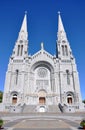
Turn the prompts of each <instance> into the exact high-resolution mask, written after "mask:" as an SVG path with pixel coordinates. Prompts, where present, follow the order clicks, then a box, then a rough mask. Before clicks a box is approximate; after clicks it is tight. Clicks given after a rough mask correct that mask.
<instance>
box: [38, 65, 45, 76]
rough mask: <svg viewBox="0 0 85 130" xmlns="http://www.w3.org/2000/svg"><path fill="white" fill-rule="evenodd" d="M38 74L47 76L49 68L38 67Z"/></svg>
mask: <svg viewBox="0 0 85 130" xmlns="http://www.w3.org/2000/svg"><path fill="white" fill-rule="evenodd" d="M38 76H39V77H40V78H44V77H46V76H47V69H45V68H43V67H42V68H39V69H38Z"/></svg>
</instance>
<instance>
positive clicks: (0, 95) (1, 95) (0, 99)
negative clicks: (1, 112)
mask: <svg viewBox="0 0 85 130" xmlns="http://www.w3.org/2000/svg"><path fill="white" fill-rule="evenodd" d="M2 99H3V92H2V91H0V103H1V102H2Z"/></svg>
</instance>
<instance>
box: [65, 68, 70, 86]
mask: <svg viewBox="0 0 85 130" xmlns="http://www.w3.org/2000/svg"><path fill="white" fill-rule="evenodd" d="M66 74H67V84H68V85H69V84H70V73H69V70H66Z"/></svg>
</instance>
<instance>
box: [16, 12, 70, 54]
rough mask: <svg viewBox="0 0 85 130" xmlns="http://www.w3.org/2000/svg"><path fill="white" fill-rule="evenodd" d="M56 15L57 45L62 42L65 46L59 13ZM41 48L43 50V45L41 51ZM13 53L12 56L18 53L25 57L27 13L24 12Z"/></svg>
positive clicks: (65, 39)
mask: <svg viewBox="0 0 85 130" xmlns="http://www.w3.org/2000/svg"><path fill="white" fill-rule="evenodd" d="M58 14H59V16H58V37H57V39H58V41H59V42H58V43H60V41H61V43H62V41H65V42H66V44H68V42H67V37H66V33H65V30H64V26H63V23H62V19H61V16H60V12H58ZM68 46H69V45H68ZM43 48H44V47H43V44H41V49H43ZM17 50H18V52H17ZM14 52H16V53H14V55H15V54H16V55H17V56H18V54H19V53H20V54H21V55H25V54H27V52H28V32H27V12H25V15H24V19H23V22H22V26H21V29H20V32H19V36H18V40H17V43H16V45H15V48H14Z"/></svg>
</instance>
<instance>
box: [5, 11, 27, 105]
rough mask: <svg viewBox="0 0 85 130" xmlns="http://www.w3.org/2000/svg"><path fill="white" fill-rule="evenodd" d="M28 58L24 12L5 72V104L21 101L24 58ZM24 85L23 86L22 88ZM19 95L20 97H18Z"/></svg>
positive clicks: (24, 67)
mask: <svg viewBox="0 0 85 130" xmlns="http://www.w3.org/2000/svg"><path fill="white" fill-rule="evenodd" d="M27 59H28V32H27V14H26V13H25V16H24V19H23V22H22V26H21V29H20V32H19V35H18V39H17V41H16V43H15V46H14V49H13V52H12V55H11V57H10V60H9V64H8V70H7V72H6V80H5V88H4V96H3V102H4V103H5V104H8V103H9V104H16V103H23V96H24V93H25V91H26V88H25V87H26V85H25V82H24V78H25V75H26V73H27V72H26V60H27ZM23 86H24V88H23ZM20 97H21V98H20ZM21 99H22V100H21Z"/></svg>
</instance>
